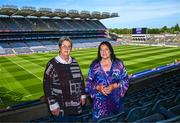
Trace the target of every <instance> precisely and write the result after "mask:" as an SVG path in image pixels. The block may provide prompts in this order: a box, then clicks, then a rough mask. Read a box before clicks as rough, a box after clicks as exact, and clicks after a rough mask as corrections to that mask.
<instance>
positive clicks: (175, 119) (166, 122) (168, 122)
mask: <svg viewBox="0 0 180 123" xmlns="http://www.w3.org/2000/svg"><path fill="white" fill-rule="evenodd" d="M172 122H177V123H178V122H180V115H178V116H176V117H173V118H169V119H166V120H161V121H158V122H156V123H172Z"/></svg>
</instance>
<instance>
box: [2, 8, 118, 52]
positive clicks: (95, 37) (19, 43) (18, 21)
mask: <svg viewBox="0 0 180 123" xmlns="http://www.w3.org/2000/svg"><path fill="white" fill-rule="evenodd" d="M81 13H82V14H81ZM81 13H79V12H78V10H69V11H68V12H66V10H63V9H55V10H54V12H52V10H51V9H49V8H39V9H38V10H36V8H34V7H27V6H25V7H22V8H21V9H18V7H16V6H11V5H3V6H2V7H1V8H0V15H2V16H0V37H1V38H0V46H1V54H2V55H3V54H7V55H9V54H26V53H27V54H28V53H34V52H48V51H55V50H57V41H58V39H59V38H60V37H61V36H69V37H70V38H72V39H73V41H74V42H75V48H85V47H95V46H97V44H99V43H100V42H102V41H106V40H107V41H112V40H111V39H108V38H107V34H106V33H105V32H106V30H107V28H106V27H105V26H104V25H103V24H102V23H101V22H100V21H99V20H100V19H105V18H112V17H118V14H117V13H112V14H110V13H108V12H103V13H102V14H101V13H100V12H97V11H95V12H92V14H90V12H89V11H82V12H81ZM52 40H53V43H51V41H52ZM46 42H47V43H46ZM76 42H77V44H76ZM89 42H92V44H91V43H89ZM78 43H81V44H82V47H81V45H79V44H78ZM113 44H115V43H113ZM53 47H55V48H53Z"/></svg>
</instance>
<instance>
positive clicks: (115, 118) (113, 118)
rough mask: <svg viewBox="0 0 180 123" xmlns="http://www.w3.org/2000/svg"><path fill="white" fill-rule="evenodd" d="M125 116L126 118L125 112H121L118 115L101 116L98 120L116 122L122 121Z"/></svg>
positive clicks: (102, 122) (103, 122) (105, 122)
mask: <svg viewBox="0 0 180 123" xmlns="http://www.w3.org/2000/svg"><path fill="white" fill-rule="evenodd" d="M124 118H125V113H124V112H121V113H118V114H116V115H112V116H109V117H105V118H101V119H100V120H98V122H97V123H114V122H118V121H119V122H122V121H124Z"/></svg>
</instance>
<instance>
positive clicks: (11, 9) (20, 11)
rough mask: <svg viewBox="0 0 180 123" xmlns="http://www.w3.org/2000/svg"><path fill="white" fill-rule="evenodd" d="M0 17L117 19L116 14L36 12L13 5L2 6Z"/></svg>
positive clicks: (61, 10)
mask: <svg viewBox="0 0 180 123" xmlns="http://www.w3.org/2000/svg"><path fill="white" fill-rule="evenodd" d="M0 15H6V16H24V17H26V16H36V17H44V16H46V17H49V18H53V17H60V18H66V17H68V18H80V19H106V18H113V17H118V13H109V12H102V13H101V12H98V11H93V12H92V13H90V12H89V11H81V12H79V11H78V10H73V9H72V10H69V11H68V12H66V10H64V9H55V10H54V11H52V9H50V8H39V9H38V10H37V9H36V8H35V7H31V6H23V7H22V8H18V7H17V6H14V5H2V6H1V7H0Z"/></svg>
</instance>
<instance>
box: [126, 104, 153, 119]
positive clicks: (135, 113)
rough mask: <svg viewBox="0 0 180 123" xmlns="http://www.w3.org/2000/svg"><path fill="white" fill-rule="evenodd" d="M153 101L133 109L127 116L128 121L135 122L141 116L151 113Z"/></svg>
mask: <svg viewBox="0 0 180 123" xmlns="http://www.w3.org/2000/svg"><path fill="white" fill-rule="evenodd" d="M152 106H153V103H149V104H146V105H144V106H139V107H135V108H133V109H131V110H130V111H129V113H128V115H127V117H126V121H128V122H133V121H137V120H139V119H141V118H144V117H147V116H149V115H151V114H152V113H153V112H152Z"/></svg>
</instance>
